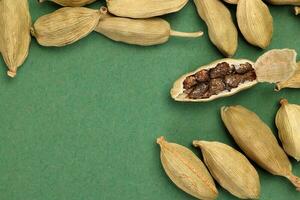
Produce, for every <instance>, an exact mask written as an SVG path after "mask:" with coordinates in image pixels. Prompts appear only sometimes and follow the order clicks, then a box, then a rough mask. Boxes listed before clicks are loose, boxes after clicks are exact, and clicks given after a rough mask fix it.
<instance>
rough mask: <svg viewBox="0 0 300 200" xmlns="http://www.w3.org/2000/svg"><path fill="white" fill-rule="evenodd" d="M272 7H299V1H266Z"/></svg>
mask: <svg viewBox="0 0 300 200" xmlns="http://www.w3.org/2000/svg"><path fill="white" fill-rule="evenodd" d="M266 2H268V3H270V4H273V5H296V6H297V5H300V0H266Z"/></svg>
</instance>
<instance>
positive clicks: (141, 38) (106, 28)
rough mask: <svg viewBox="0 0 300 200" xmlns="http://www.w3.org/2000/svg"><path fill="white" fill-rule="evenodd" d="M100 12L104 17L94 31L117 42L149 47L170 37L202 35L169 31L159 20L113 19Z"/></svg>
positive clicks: (104, 11) (166, 25) (103, 11)
mask: <svg viewBox="0 0 300 200" xmlns="http://www.w3.org/2000/svg"><path fill="white" fill-rule="evenodd" d="M101 12H102V13H103V15H104V16H105V17H103V18H102V19H100V21H99V23H98V25H97V26H96V28H95V31H97V32H99V33H101V34H102V35H105V36H106V37H108V38H110V39H112V40H114V41H118V42H124V43H128V44H135V45H142V46H149V45H156V44H162V43H165V42H167V41H168V40H169V38H170V36H178V37H200V36H202V35H203V32H201V31H199V32H194V33H184V32H178V31H174V30H171V27H170V24H169V23H168V22H167V21H165V20H163V19H161V18H151V19H129V18H122V17H115V16H112V15H110V14H108V13H106V8H105V7H102V8H101Z"/></svg>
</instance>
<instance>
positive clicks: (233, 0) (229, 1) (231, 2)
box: [223, 0, 239, 4]
mask: <svg viewBox="0 0 300 200" xmlns="http://www.w3.org/2000/svg"><path fill="white" fill-rule="evenodd" d="M223 1H225V2H226V3H230V4H237V3H238V1H239V0H223Z"/></svg>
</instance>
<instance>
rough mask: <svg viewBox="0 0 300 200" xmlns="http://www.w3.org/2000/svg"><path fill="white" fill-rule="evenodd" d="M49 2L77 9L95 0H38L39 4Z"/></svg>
mask: <svg viewBox="0 0 300 200" xmlns="http://www.w3.org/2000/svg"><path fill="white" fill-rule="evenodd" d="M45 1H51V2H54V3H57V4H59V5H61V6H70V7H79V6H85V5H88V4H91V3H94V2H95V1H97V0H38V2H39V3H43V2H45Z"/></svg>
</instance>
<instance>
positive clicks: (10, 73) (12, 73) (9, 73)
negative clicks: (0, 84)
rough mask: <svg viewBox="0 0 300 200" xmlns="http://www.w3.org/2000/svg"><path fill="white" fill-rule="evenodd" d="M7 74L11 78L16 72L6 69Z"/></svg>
mask: <svg viewBox="0 0 300 200" xmlns="http://www.w3.org/2000/svg"><path fill="white" fill-rule="evenodd" d="M7 75H8V76H9V77H11V78H14V77H15V76H16V75H17V72H16V71H14V70H8V71H7Z"/></svg>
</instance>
